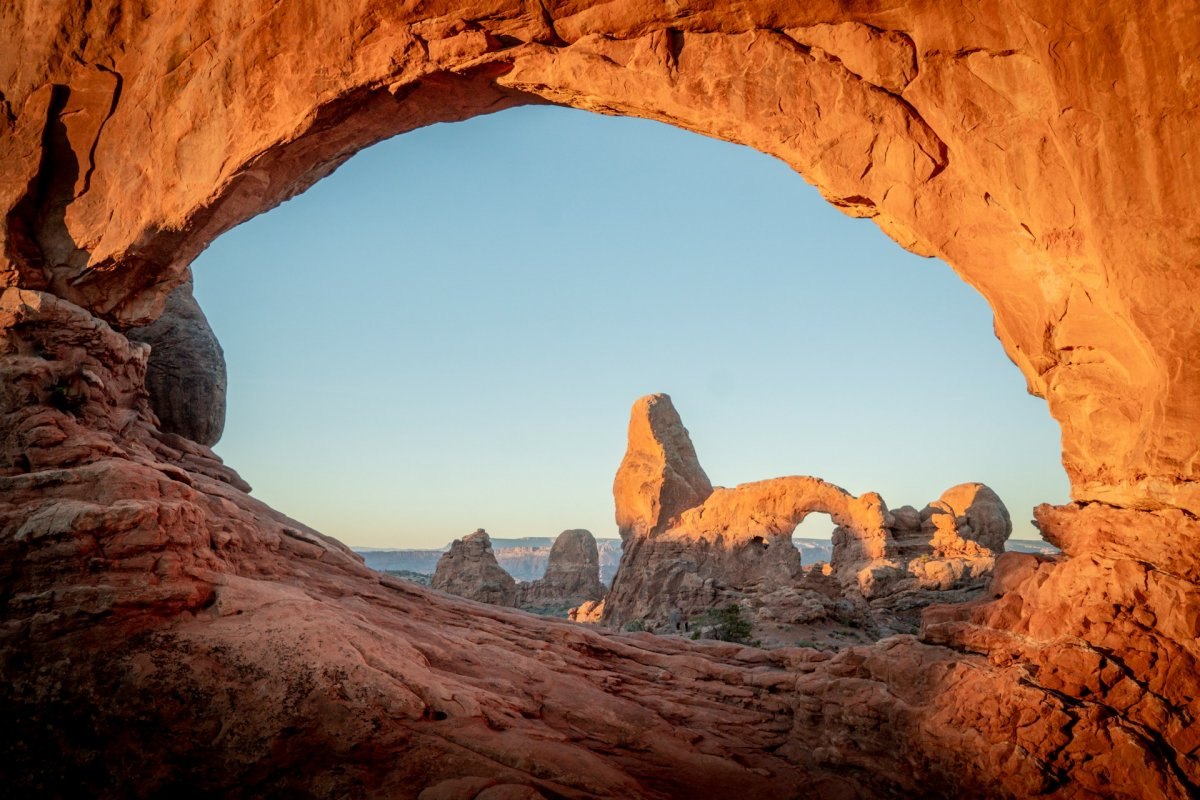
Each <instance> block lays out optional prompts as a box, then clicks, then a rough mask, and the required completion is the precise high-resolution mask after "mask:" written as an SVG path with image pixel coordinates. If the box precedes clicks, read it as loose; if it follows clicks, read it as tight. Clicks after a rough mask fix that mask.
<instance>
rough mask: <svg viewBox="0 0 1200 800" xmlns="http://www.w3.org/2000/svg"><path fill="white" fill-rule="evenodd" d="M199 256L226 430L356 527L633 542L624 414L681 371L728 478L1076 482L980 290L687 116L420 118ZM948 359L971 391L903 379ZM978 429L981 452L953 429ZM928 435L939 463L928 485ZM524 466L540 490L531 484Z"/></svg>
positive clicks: (887, 484)
mask: <svg viewBox="0 0 1200 800" xmlns="http://www.w3.org/2000/svg"><path fill="white" fill-rule="evenodd" d="M530 140H537V141H540V142H572V143H573V146H574V147H578V148H581V149H582V150H583V151H585V152H587V153H588V154H589V156H588V157H587V158H586V159H578V158H577V159H575V161H574V162H573V167H572V169H573V177H571V178H570V179H569V180H566V181H563V182H562V183H561V185H559V186H556V188H555V190H554V191H553V193H552V194H550V195H547V192H546V190H545V189H544V188H538V187H543V186H545V185H546V183H547V182H549V181H552V180H554V179H555V178H556V176H557V175H558V174H559V172H560V169H561V167H560V165H561V164H563V163H565V159H566V158H567V148H565V147H561V146H558V147H556V146H554V145H552V144H542V145H539V146H538V147H536V148H530V147H528V146H527V145H526V143H527V142H528V141H530ZM546 165H549V166H546ZM401 177H403V179H404V185H403V186H397V185H396V180H397V179H399V178H401ZM672 181H673V189H672V191H673V192H674V193H675V194H676V195H677V199H676V200H675V201H674V203H673V206H674V209H673V211H672V212H671V213H666V212H664V210H663V209H662V203H661V200H660V194H661V191H662V187H664V186H666V185H671V182H672ZM572 187H578V188H575V189H573V188H572ZM497 196H504V197H505V198H506V203H505V208H503V209H499V210H498V209H497V208H496V202H495V200H494V199H492V198H495V197H497ZM547 196H549V197H550V198H552V199H551V200H550V201H549V202H547V200H546V198H547ZM796 208H800V209H804V210H803V212H802V213H801V212H797V211H795V210H791V209H796ZM796 217H799V218H800V219H799V220H796V219H795V218H796ZM468 224H470V225H472V226H474V232H473V233H472V234H470V235H468V234H465V233H461V230H462V228H463V227H464V226H466V225H468ZM377 231H384V232H386V233H385V235H384V236H379V235H378V234H377V233H376V232H377ZM600 232H603V236H599V235H598V234H599V233H600ZM686 239H694V240H696V242H695V243H689V242H687V241H683V240H686ZM399 242H403V243H404V245H403V249H402V250H401V248H400V245H399V244H398V243H399ZM450 242H453V246H448V243H450ZM495 242H503V243H504V246H503V248H502V250H501V251H497V248H496V245H495V244H493V243H495ZM572 249H573V251H574V252H573V253H572V254H571V255H570V256H567V257H563V256H561V255H559V254H562V253H566V252H568V251H570V250H572ZM801 253H802V254H803V255H800V254H801ZM331 265H338V266H331ZM343 265H344V266H343ZM906 270H912V271H913V272H914V273H915V275H912V276H909V275H908V273H907V272H906ZM196 273H197V278H196V280H197V293H198V295H199V296H200V299H201V301H202V304H203V305H204V306H205V308H206V310H207V311H208V313H209V314H210V316H211V317H212V318H213V324H214V326H215V327H216V328H217V331H218V334H219V336H220V338H221V339H222V340H223V341H225V344H226V349H227V351H228V357H229V358H230V359H231V365H232V366H231V369H232V370H233V379H232V381H231V384H232V388H231V392H232V395H231V396H232V403H233V410H232V415H233V416H232V417H231V426H233V427H232V429H231V432H230V433H229V434H227V436H226V438H225V440H224V441H223V442H222V443H221V444H220V445H218V448H217V449H218V451H219V452H221V453H222V454H223V455H225V456H226V459H227V460H228V461H229V462H230V463H231V464H235V465H237V466H238V467H239V469H240V471H241V472H242V474H243V475H244V476H245V477H246V478H247V479H248V480H249V482H250V483H251V484H253V485H254V486H255V488H256V492H257V493H258V494H259V496H261V497H263V498H264V499H266V500H268V501H270V502H273V503H274V504H276V505H278V506H281V507H283V508H286V509H288V510H289V511H291V513H293V514H294V515H295V516H297V517H298V518H300V519H303V520H306V521H308V522H310V523H312V524H314V525H315V526H316V527H317V528H318V529H321V530H323V531H326V532H328V533H331V534H334V535H337V536H339V538H341V539H343V540H344V541H348V542H350V543H351V544H355V545H370V546H376V547H397V546H408V547H440V546H442V545H444V544H446V543H447V542H449V541H450V540H452V539H454V538H458V537H460V536H462V535H464V534H465V533H467V532H469V531H471V530H474V529H475V528H476V527H486V528H487V529H488V531H489V532H490V533H491V534H492V535H493V536H498V537H501V538H504V537H520V536H529V535H537V536H546V535H554V534H556V533H557V532H558V531H560V530H564V529H567V528H572V527H585V528H587V529H589V530H592V531H593V532H594V533H595V534H596V535H597V536H601V537H611V536H615V530H614V528H613V525H612V522H611V520H612V507H611V502H612V501H611V497H610V495H609V493H608V486H609V484H610V483H611V473H612V470H613V469H614V468H615V465H616V462H617V461H618V460H619V454H620V448H621V446H622V444H623V440H624V430H623V428H624V417H625V411H626V409H627V407H628V404H629V403H630V402H631V401H632V399H633V398H634V397H636V396H638V395H639V394H641V393H643V392H644V391H645V390H646V388H658V387H659V386H666V387H670V388H671V389H672V391H673V392H674V393H675V396H676V398H677V399H678V400H679V401H680V402H683V403H684V404H685V407H687V408H689V409H691V411H690V413H691V414H694V415H696V419H697V420H699V421H700V422H701V424H703V425H704V433H705V437H706V441H708V442H709V444H708V445H707V447H708V450H707V451H706V452H707V453H708V455H707V458H708V460H709V461H710V462H711V463H712V464H714V465H715V466H716V469H717V470H718V471H717V472H716V473H714V476H715V477H716V478H717V479H719V480H721V481H722V482H723V483H727V484H730V485H732V484H734V483H739V482H742V481H745V480H751V479H755V478H760V477H764V476H768V475H774V474H790V473H797V472H799V473H811V474H818V475H825V476H830V477H831V478H833V479H835V480H837V481H840V482H841V483H843V484H846V485H849V486H851V487H853V488H856V489H857V490H859V491H863V490H868V489H870V490H879V491H881V492H883V493H884V494H885V495H886V496H888V497H901V498H904V497H911V496H916V497H929V498H932V497H936V496H937V495H938V493H940V491H941V490H942V489H944V488H945V486H948V485H952V484H954V483H958V482H961V481H962V480H964V479H967V478H982V479H984V480H986V481H989V482H990V483H992V485H995V486H996V488H997V489H998V491H1000V492H1001V493H1002V494H1003V495H1004V496H1005V497H1006V499H1007V500H1008V502H1010V503H1011V504H1013V506H1014V507H1021V506H1026V507H1032V505H1033V504H1034V503H1035V502H1038V501H1040V500H1044V499H1046V497H1047V495H1046V494H1044V493H1043V491H1044V490H1043V488H1042V487H1046V488H1047V489H1048V487H1049V486H1051V485H1053V484H1054V482H1055V481H1056V480H1057V481H1059V486H1060V487H1061V486H1062V483H1061V482H1062V477H1061V472H1060V469H1059V467H1058V463H1057V462H1058V453H1057V446H1056V444H1055V442H1054V439H1055V437H1056V431H1055V430H1054V428H1053V423H1052V422H1051V421H1050V420H1049V418H1048V416H1047V415H1046V414H1045V412H1044V410H1043V407H1042V406H1041V405H1040V404H1039V403H1038V402H1037V401H1036V400H1031V399H1029V398H1026V397H1024V396H1023V395H1022V393H1021V388H1020V382H1019V379H1017V378H1016V375H1015V372H1014V371H1013V370H1012V368H1011V366H1010V365H1009V364H1008V363H1006V362H1005V360H1004V358H1003V356H1002V355H1001V351H1000V348H999V347H998V346H996V344H995V342H994V340H993V338H992V333H991V331H990V330H989V329H988V327H987V325H986V321H985V320H986V317H985V316H982V315H983V314H986V311H985V307H984V305H983V303H982V302H981V301H980V300H979V299H978V297H977V296H975V295H974V293H973V292H972V291H971V290H970V289H969V288H968V287H965V286H963V285H962V284H960V283H959V282H958V280H957V279H956V278H955V277H954V276H953V275H951V274H950V273H949V271H948V270H946V268H945V267H944V266H943V265H940V264H937V263H933V262H927V261H924V260H922V259H918V258H914V257H911V256H907V255H906V254H904V253H902V252H900V251H898V250H897V249H896V248H895V247H894V245H893V244H892V243H891V242H889V241H887V240H886V239H884V238H883V237H881V236H879V235H878V232H877V231H875V230H874V229H873V228H872V227H871V226H869V225H867V224H866V223H865V222H857V221H854V220H850V219H847V218H845V217H843V216H842V215H841V214H838V213H837V212H835V211H833V210H828V211H826V206H825V204H824V203H821V202H820V201H819V199H818V198H817V197H816V194H815V193H814V192H812V190H811V189H810V188H809V187H808V186H807V185H805V184H804V183H803V181H802V180H801V179H800V178H799V177H798V176H796V175H795V174H794V173H793V172H792V171H791V170H789V169H787V168H786V167H785V166H784V165H782V164H779V163H778V162H775V161H773V160H770V159H766V158H763V157H762V156H759V155H758V154H756V153H752V152H749V151H746V150H744V149H742V148H737V147H735V146H732V145H729V144H725V143H721V142H715V141H712V140H709V139H702V138H699V137H696V136H694V135H693V134H690V133H686V132H680V131H678V130H676V129H673V128H663V127H661V126H657V125H653V124H651V123H646V122H641V121H636V120H634V121H631V120H623V119H612V118H607V117H601V116H592V115H585V114H580V113H579V112H573V111H570V110H561V109H549V108H539V109H517V110H511V111H505V112H503V113H502V114H499V115H495V116H491V117H486V118H480V119H477V120H473V121H471V122H468V123H458V124H456V125H454V126H448V127H446V126H444V127H440V128H437V129H427V130H424V131H419V132H414V133H412V134H408V135H406V136H405V137H401V138H400V139H397V140H395V141H393V142H389V143H387V144H386V145H385V146H381V147H380V148H376V149H374V150H372V151H370V152H368V153H364V154H362V155H361V156H360V157H359V158H358V159H355V160H354V161H352V162H350V163H349V164H347V165H346V166H345V167H344V168H343V170H342V171H341V172H339V173H338V174H336V175H335V176H333V177H332V178H331V179H329V180H327V181H325V182H323V183H322V184H321V185H320V186H317V187H315V188H314V189H313V190H312V192H311V193H309V194H306V195H305V196H303V197H300V198H298V199H296V200H295V201H293V202H291V203H289V204H288V205H286V206H284V207H283V208H280V209H278V210H277V211H275V212H272V213H271V214H270V215H267V216H266V217H264V218H262V219H259V220H255V221H254V222H252V223H250V224H248V225H245V226H243V227H242V228H240V229H238V230H236V231H233V232H231V233H230V234H229V235H228V236H227V237H225V238H223V239H221V240H218V241H217V242H216V243H215V244H214V245H213V247H211V248H210V249H209V251H207V252H206V254H205V255H204V256H203V257H202V258H201V260H200V261H199V262H198V263H197V265H196ZM331 284H332V285H331ZM231 285H237V286H238V287H239V291H238V292H237V293H232V292H229V291H227V290H226V287H228V286H231ZM760 285H771V286H772V290H771V291H770V292H762V291H761V290H759V289H758V288H756V287H758V286H760ZM364 287H370V290H369V291H364ZM506 292H508V293H509V294H511V295H512V298H511V299H505V300H503V301H502V302H499V303H497V302H494V298H496V297H505V298H508V295H507V294H505V293H506ZM247 297H253V298H254V306H253V308H254V310H253V312H250V308H249V307H248V306H247V305H246V301H245V298H247ZM927 309H928V310H929V313H926V310H927ZM949 309H958V310H949ZM345 310H349V311H350V313H349V314H347V313H345ZM914 317H917V319H914ZM714 318H716V319H719V320H721V322H720V323H719V324H712V323H711V322H710V320H712V319H714ZM312 319H328V320H329V321H330V323H331V324H332V325H333V326H334V331H335V333H334V335H330V333H328V332H327V329H326V327H325V326H324V325H312V324H310V320H312ZM266 320H270V321H269V322H266ZM248 323H253V327H250V328H247V324H248ZM264 328H265V333H264ZM793 342H798V343H800V346H794V345H793ZM335 350H341V351H342V352H340V353H339V352H335ZM863 362H865V363H867V364H870V365H871V366H870V367H869V368H865V369H864V368H861V367H860V366H856V365H858V364H861V363H863ZM313 363H317V364H320V368H319V372H318V375H317V376H316V377H314V375H313V372H312V364H313ZM924 363H939V364H947V365H950V364H953V365H956V366H955V367H953V368H952V369H948V370H947V371H946V380H948V381H949V382H951V383H952V384H958V385H959V386H960V387H961V388H958V389H951V390H949V391H948V390H947V389H946V388H945V386H942V385H939V384H941V383H942V381H941V380H925V379H920V380H918V381H916V383H915V385H914V386H913V388H912V389H911V390H903V391H885V392H880V391H879V387H880V385H881V384H882V385H889V386H899V385H902V384H903V383H904V382H906V381H908V380H910V378H909V377H908V376H910V375H913V374H914V373H917V372H925V368H923V367H921V366H920V365H921V364H924ZM983 365H987V368H985V367H984V366H983ZM766 374H771V375H772V378H771V387H770V391H769V392H768V391H763V390H762V387H761V386H760V381H759V379H758V378H757V377H756V376H758V375H766ZM815 375H821V376H823V378H822V385H821V388H817V387H816V386H814V383H813V376H815ZM997 398H1007V399H1008V400H1010V401H1013V402H1010V403H1007V404H1001V403H1000V402H998V401H997ZM348 409H352V412H351V413H349V414H347V410H348ZM242 414H244V415H245V416H241V415H242ZM985 419H986V420H987V422H986V423H985V422H984V420H985ZM368 420H372V421H371V422H370V424H366V423H367V421H368ZM985 430H987V431H988V434H989V435H990V436H991V437H993V438H991V439H990V442H991V444H984V442H985V441H989V440H987V439H979V436H980V434H981V433H982V432H983V431H985ZM968 437H976V439H979V444H978V446H976V447H974V448H973V449H972V450H971V451H970V453H968V451H967V450H966V449H963V448H959V447H956V446H954V445H952V444H950V442H951V441H953V440H956V439H958V440H965V439H967V438H968ZM884 442H886V444H884ZM314 451H316V452H319V453H321V454H322V458H321V459H317V460H314V459H312V458H311V456H310V453H312V452H314ZM906 451H907V452H909V453H912V454H915V455H916V457H917V458H919V459H920V460H921V462H922V465H923V466H922V468H923V470H925V471H926V472H927V473H928V475H927V476H926V478H927V479H926V481H925V483H924V484H919V483H918V484H916V485H914V484H912V482H911V481H907V480H905V478H906V476H907V475H908V474H909V473H911V472H912V470H911V469H910V462H909V460H908V459H906V458H903V457H901V456H902V454H903V453H905V452H906ZM972 462H973V463H972ZM1031 462H1033V463H1032V464H1031ZM281 463H282V464H285V465H288V464H290V465H294V466H292V467H291V468H282V467H281V466H280V465H281ZM517 465H520V466H517ZM864 465H868V469H867V471H866V472H865V474H864V472H863V466H864ZM1000 472H1007V473H1008V474H1009V476H1010V478H1009V482H1008V483H1005V482H1004V481H997V480H995V479H994V478H992V477H991V476H992V475H993V474H995V473H1000ZM1017 475H1020V476H1021V478H1020V480H1017V481H1013V480H1012V476H1017ZM1029 475H1038V476H1040V477H1039V478H1037V479H1029V478H1028V476H1029ZM567 476H570V479H569V480H568V479H567ZM381 482H384V483H387V484H388V486H384V485H382V484H381ZM392 483H395V484H396V485H397V486H398V487H399V489H393V488H389V487H390V485H391V484H392ZM522 486H525V487H532V486H538V487H544V491H542V492H541V495H542V499H539V500H538V501H537V502H536V503H533V502H529V503H526V502H521V501H520V500H519V498H521V497H523V496H525V495H526V493H527V492H526V489H523V488H522ZM550 487H553V489H550ZM1057 491H1058V492H1059V493H1060V494H1059V497H1060V498H1061V497H1063V496H1064V495H1065V487H1063V488H1060V489H1058V490H1057ZM397 492H400V493H401V494H397ZM464 492H468V493H473V494H470V495H469V502H466V503H464V502H463V499H464ZM380 497H384V498H387V497H396V498H397V500H396V502H397V505H396V506H395V507H394V508H392V507H388V506H387V505H385V504H381V503H380V502H379V498H380ZM401 498H411V499H409V500H404V499H401ZM914 502H924V501H914ZM531 506H536V507H537V509H534V508H530V507H531ZM542 507H544V508H542ZM537 510H541V511H542V513H540V515H538V516H531V514H533V513H534V512H535V511H537ZM439 515H444V516H445V518H439ZM1024 517H1025V515H1022V522H1023V521H1024ZM1018 535H1019V536H1020V535H1024V536H1036V531H1035V530H1034V529H1033V528H1031V527H1025V528H1024V529H1023V530H1021V529H1019V530H1018ZM420 536H425V537H427V538H425V539H420V538H415V537H420Z"/></svg>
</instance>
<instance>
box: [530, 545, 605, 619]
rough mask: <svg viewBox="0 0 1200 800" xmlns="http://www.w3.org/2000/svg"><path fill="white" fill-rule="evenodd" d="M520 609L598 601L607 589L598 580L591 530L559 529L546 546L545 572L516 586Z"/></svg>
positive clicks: (565, 605) (564, 606)
mask: <svg viewBox="0 0 1200 800" xmlns="http://www.w3.org/2000/svg"><path fill="white" fill-rule="evenodd" d="M518 590H519V591H518V598H517V605H518V606H520V607H522V608H530V609H534V608H537V609H545V608H555V609H558V608H561V609H562V610H563V611H564V612H565V611H567V610H568V609H570V608H571V607H573V606H578V605H580V604H581V603H584V602H587V601H589V600H591V601H598V600H600V599H602V598H603V597H604V595H605V593H606V592H607V591H608V590H607V589H606V588H605V586H604V584H603V583H601V582H600V551H599V549H597V547H596V537H594V536H592V533H591V531H585V530H578V529H577V530H569V531H563V532H562V533H560V534H559V535H558V538H556V539H555V540H554V546H553V547H551V548H550V559H549V561H548V562H547V563H546V574H545V575H543V576H542V577H541V578H539V579H538V580H536V581H532V582H530V583H522V584H520V586H519V587H518Z"/></svg>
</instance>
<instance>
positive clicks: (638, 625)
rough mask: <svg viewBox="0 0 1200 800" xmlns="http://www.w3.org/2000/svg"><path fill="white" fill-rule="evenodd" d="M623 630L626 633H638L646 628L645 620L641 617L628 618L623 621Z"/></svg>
mask: <svg viewBox="0 0 1200 800" xmlns="http://www.w3.org/2000/svg"><path fill="white" fill-rule="evenodd" d="M625 630H626V632H627V633H640V632H641V631H644V630H646V621H645V620H642V619H635V620H630V621H629V622H626V623H625Z"/></svg>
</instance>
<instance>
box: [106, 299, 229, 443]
mask: <svg viewBox="0 0 1200 800" xmlns="http://www.w3.org/2000/svg"><path fill="white" fill-rule="evenodd" d="M129 338H130V339H132V340H134V341H137V342H145V343H146V344H148V345H150V348H151V349H150V360H149V361H148V362H147V365H146V389H147V391H149V393H150V407H151V408H153V409H154V413H155V414H157V415H158V421H159V428H160V429H161V430H162V431H164V432H166V433H174V434H178V435H179V436H183V437H184V438H187V439H191V440H192V441H193V442H198V443H199V444H202V445H207V446H208V447H212V446H213V445H215V444H216V443H217V442H218V441H220V439H221V433H222V432H223V431H224V430H225V388H226V375H225V353H224V352H223V351H222V350H221V344H220V342H218V341H217V337H216V334H214V333H213V330H212V328H211V327H209V324H208V318H207V317H205V316H204V312H203V311H202V310H201V309H200V304H199V303H197V302H196V298H195V297H193V296H192V283H191V281H190V280H189V281H188V282H186V283H182V284H180V285H179V286H177V287H176V288H175V290H174V291H172V292H171V294H170V295H169V296H168V297H167V305H166V307H165V308H164V309H163V313H162V315H161V316H160V317H159V318H158V319H156V320H155V321H154V322H152V323H150V324H149V325H147V326H146V327H143V328H134V329H133V330H131V331H129Z"/></svg>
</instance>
